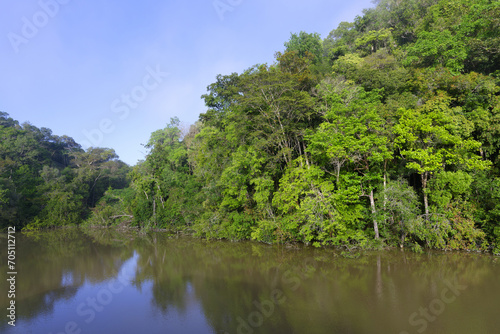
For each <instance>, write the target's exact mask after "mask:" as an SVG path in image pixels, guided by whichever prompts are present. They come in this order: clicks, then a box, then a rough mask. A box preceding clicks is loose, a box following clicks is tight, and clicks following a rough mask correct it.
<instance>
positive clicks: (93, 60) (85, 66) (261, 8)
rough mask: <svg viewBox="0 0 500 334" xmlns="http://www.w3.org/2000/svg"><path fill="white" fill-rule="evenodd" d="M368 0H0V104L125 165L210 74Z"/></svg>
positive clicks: (347, 17) (190, 102) (333, 23)
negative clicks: (109, 153)
mask: <svg viewBox="0 0 500 334" xmlns="http://www.w3.org/2000/svg"><path fill="white" fill-rule="evenodd" d="M370 7H373V4H372V3H371V0H352V1H341V0H303V1H299V0H287V1H285V0H267V1H265V0H190V1H169V0H163V1H161V0H142V1H130V0H121V1H120V0H85V1H84V0H20V1H16V0H6V1H2V2H1V3H0V78H1V80H0V111H3V112H6V113H8V114H9V115H10V117H12V118H14V119H16V120H18V121H19V122H20V123H24V122H29V123H31V124H33V125H34V126H37V127H39V128H41V127H46V128H49V129H51V130H52V131H53V134H54V135H59V136H61V135H67V136H70V137H73V138H74V139H75V141H76V142H78V143H80V144H81V145H82V147H83V148H85V149H87V148H88V147H91V146H94V147H109V148H113V149H114V150H115V151H116V153H117V154H118V155H119V157H120V159H121V160H123V161H124V162H126V163H128V164H129V165H135V164H136V163H137V161H138V160H141V159H144V158H145V154H147V150H146V149H145V148H144V147H143V146H142V144H145V143H147V141H148V139H149V137H150V134H151V133H152V132H153V131H155V130H158V129H161V128H164V127H165V126H166V125H167V124H168V123H169V122H170V118H172V117H175V116H176V117H178V118H179V119H180V121H181V124H182V125H183V126H184V127H189V125H190V124H193V123H194V122H196V121H197V120H198V117H199V114H200V113H203V112H205V110H206V108H205V106H204V103H203V100H202V99H201V95H203V94H205V93H206V92H207V90H206V89H207V86H208V85H210V84H211V83H213V82H214V81H215V80H216V76H217V75H218V74H223V75H226V74H231V73H233V72H237V73H241V72H243V71H244V70H246V69H248V68H249V67H251V66H253V65H255V64H264V63H267V64H273V63H274V60H275V59H274V53H275V52H276V51H283V50H284V43H285V42H286V41H288V40H289V38H290V34H291V33H298V32H300V31H305V32H308V33H314V32H316V33H319V34H320V35H321V38H325V37H327V36H328V34H329V32H330V31H331V30H333V29H335V28H336V27H337V26H338V24H339V23H340V22H341V21H352V20H353V19H354V18H355V17H356V16H357V15H361V14H362V10H363V9H364V8H370Z"/></svg>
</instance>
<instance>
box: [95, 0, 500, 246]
mask: <svg viewBox="0 0 500 334" xmlns="http://www.w3.org/2000/svg"><path fill="white" fill-rule="evenodd" d="M499 39H500V2H498V1H489V0H458V1H453V2H449V1H438V0H407V1H396V0H380V1H378V2H377V3H376V6H375V7H374V8H371V9H367V10H365V11H364V12H363V15H362V16H358V17H357V18H356V19H355V20H354V22H342V23H340V24H339V26H338V27H337V28H336V29H334V30H333V31H332V32H331V33H330V34H329V35H328V36H327V37H326V38H325V39H323V40H322V39H321V37H320V36H319V35H318V34H315V33H312V34H309V33H305V32H300V33H298V34H292V35H291V38H290V40H289V41H287V42H286V43H285V50H284V51H283V52H277V53H276V62H275V63H274V64H272V65H266V64H264V65H255V66H253V67H251V68H249V69H248V70H246V71H245V72H243V73H241V74H238V73H233V74H228V75H219V76H217V78H216V81H215V82H214V83H213V84H211V85H209V86H208V89H207V90H208V91H207V94H205V95H203V97H202V98H203V99H204V101H205V104H206V106H207V110H206V112H205V113H203V114H201V115H200V120H199V122H197V123H196V124H194V125H192V126H191V128H190V129H189V130H187V131H184V130H182V129H181V127H180V124H179V120H178V119H177V118H174V119H172V121H171V123H170V124H168V125H167V126H166V127H165V128H164V129H162V130H158V131H156V132H154V133H153V134H152V135H151V139H150V140H149V142H148V143H147V145H146V147H147V148H148V149H149V154H148V156H147V158H146V160H145V161H143V162H141V163H139V164H138V165H136V166H135V167H133V170H132V171H131V173H130V174H129V177H130V180H131V185H130V187H127V188H123V189H118V190H109V191H107V192H106V193H105V194H104V196H103V197H102V198H101V200H100V201H99V202H98V203H97V205H96V206H95V207H94V208H93V209H92V211H93V213H92V216H91V217H90V218H89V220H88V223H90V224H113V223H127V224H132V225H136V226H140V227H161V228H168V229H173V230H187V231H191V232H194V233H195V234H196V235H198V236H201V237H206V238H226V239H231V240H241V239H254V240H258V241H262V242H268V243H274V242H304V243H308V244H313V245H315V246H321V245H338V246H346V247H356V246H360V247H363V246H373V245H382V244H388V245H394V246H405V247H412V248H414V249H417V250H419V249H420V248H421V247H430V248H437V249H470V250H486V249H493V250H494V251H495V252H500V223H499V222H500V187H499V186H500V170H499V167H500V161H499V149H500V94H499V92H500V88H499V85H500V79H499V78H500V40H499Z"/></svg>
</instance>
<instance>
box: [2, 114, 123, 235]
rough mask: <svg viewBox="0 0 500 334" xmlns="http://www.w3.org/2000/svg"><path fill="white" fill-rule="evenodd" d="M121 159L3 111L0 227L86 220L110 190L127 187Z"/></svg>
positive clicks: (66, 223)
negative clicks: (85, 147) (24, 121)
mask: <svg viewBox="0 0 500 334" xmlns="http://www.w3.org/2000/svg"><path fill="white" fill-rule="evenodd" d="M117 158H118V157H117V155H116V154H115V152H114V151H113V150H111V149H103V148H90V149H88V150H87V151H84V150H83V149H82V148H81V146H80V145H79V144H77V143H76V142H75V141H74V140H73V138H71V137H68V136H56V135H53V134H52V131H51V130H50V129H47V128H41V129H39V128H37V127H35V126H33V125H31V124H29V123H24V124H22V125H20V124H19V122H18V121H15V120H13V119H12V118H10V117H9V115H8V114H7V113H5V112H0V229H2V228H6V227H7V226H16V227H18V228H42V227H50V226H54V225H59V226H60V225H68V224H78V223H81V222H83V220H85V219H87V218H88V216H89V214H90V212H91V211H90V209H91V208H92V207H94V206H95V204H96V203H97V201H98V200H99V199H100V198H101V197H102V195H103V194H104V192H105V191H106V189H108V188H110V187H111V188H115V189H117V188H125V187H128V185H129V181H128V178H127V174H128V172H129V171H130V167H129V166H128V165H126V164H125V163H124V162H121V161H119V160H117Z"/></svg>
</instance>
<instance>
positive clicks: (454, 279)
mask: <svg viewBox="0 0 500 334" xmlns="http://www.w3.org/2000/svg"><path fill="white" fill-rule="evenodd" d="M16 238H17V245H16V256H17V258H16V264H17V272H18V274H17V277H16V299H15V301H16V316H17V319H16V326H15V327H12V326H10V325H8V324H7V321H8V320H9V319H8V318H7V317H6V315H7V310H6V308H7V306H8V301H9V300H8V299H7V291H8V285H7V281H6V279H2V280H1V281H0V306H1V309H2V310H3V311H2V312H1V313H2V314H1V318H0V333H5V334H11V333H22V334H25V333H43V334H49V333H51V334H61V333H68V334H77V333H80V334H83V333H92V334H94V333H96V334H99V333H106V334H113V333H117V334H118V333H120V334H127V333H147V334H149V333H223V334H232V333H245V334H247V333H351V334H361V333H384V334H387V333H395V334H413V333H428V334H432V333H440V334H443V333H444V334H446V333H453V334H460V333H464V334H465V333H467V334H471V333H479V334H481V333H488V334H490V333H500V259H499V258H495V257H492V256H489V255H481V254H471V253H440V252H432V253H427V254H415V253H410V252H406V251H405V252H403V251H400V250H392V251H380V252H379V251H377V252H374V251H371V252H362V253H361V254H359V255H360V256H359V257H357V258H347V257H344V256H342V254H341V253H340V252H339V251H335V250H331V249H326V250H325V249H313V248H308V247H300V248H283V247H277V246H267V245H262V244H256V243H251V242H242V243H231V242H223V241H203V240H198V239H193V238H189V237H178V238H175V237H169V236H167V235H166V234H161V233H151V234H148V235H141V236H140V235H135V234H133V233H131V232H129V233H126V234H123V233H117V232H112V231H107V230H93V231H86V232H82V231H80V230H76V229H75V230H61V231H53V232H44V233H37V234H31V235H24V234H20V233H17V234H16ZM7 272H8V270H7V239H6V235H5V234H3V235H0V273H1V274H0V277H5V276H6V273H7Z"/></svg>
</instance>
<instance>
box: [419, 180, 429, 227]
mask: <svg viewBox="0 0 500 334" xmlns="http://www.w3.org/2000/svg"><path fill="white" fill-rule="evenodd" d="M421 178H422V191H423V192H424V208H425V219H429V201H428V198H427V179H428V172H423V173H422V175H421Z"/></svg>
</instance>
